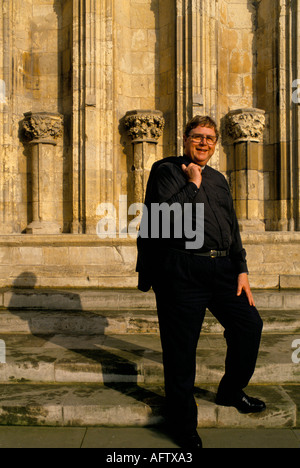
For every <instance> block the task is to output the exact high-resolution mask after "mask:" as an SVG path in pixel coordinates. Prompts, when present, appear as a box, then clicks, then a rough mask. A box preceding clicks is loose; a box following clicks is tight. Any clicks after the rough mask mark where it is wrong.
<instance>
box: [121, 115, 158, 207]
mask: <svg viewBox="0 0 300 468" xmlns="http://www.w3.org/2000/svg"><path fill="white" fill-rule="evenodd" d="M164 125H165V120H164V118H163V114H162V112H160V111H156V110H155V111H152V110H135V111H131V112H127V114H126V116H125V128H126V129H127V131H128V134H129V135H130V136H131V138H132V144H133V167H134V202H135V203H143V202H144V199H145V192H146V186H147V182H148V177H149V174H150V170H151V167H152V165H153V163H154V162H155V161H156V160H157V149H156V148H157V144H158V139H159V137H160V136H161V135H162V132H163V129H164Z"/></svg>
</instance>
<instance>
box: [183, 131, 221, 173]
mask: <svg viewBox="0 0 300 468" xmlns="http://www.w3.org/2000/svg"><path fill="white" fill-rule="evenodd" d="M204 137H205V138H204ZM206 137H207V138H206ZM183 139H184V154H186V156H188V157H189V158H190V159H191V160H192V161H193V163H194V164H198V165H199V166H205V165H206V164H207V163H208V161H209V160H210V158H211V157H212V155H213V154H214V152H215V149H216V144H217V138H216V133H215V131H214V129H213V128H209V127H201V126H200V125H199V126H198V127H196V128H193V129H192V130H191V132H190V134H189V136H186V135H184V137H183Z"/></svg>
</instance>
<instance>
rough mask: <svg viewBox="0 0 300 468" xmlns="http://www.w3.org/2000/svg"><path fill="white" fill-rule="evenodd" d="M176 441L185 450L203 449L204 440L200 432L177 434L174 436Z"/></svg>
mask: <svg viewBox="0 0 300 468" xmlns="http://www.w3.org/2000/svg"><path fill="white" fill-rule="evenodd" d="M173 439H174V442H176V444H178V445H179V446H180V448H182V449H184V450H199V449H202V440H201V439H200V437H199V435H198V432H197V431H195V432H193V433H192V434H176V435H174V436H173Z"/></svg>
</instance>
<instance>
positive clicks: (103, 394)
mask: <svg viewBox="0 0 300 468" xmlns="http://www.w3.org/2000/svg"><path fill="white" fill-rule="evenodd" d="M216 390H217V387H216V386H212V385H209V386H201V388H195V397H196V401H197V404H198V426H199V428H201V427H202V428H205V427H223V428H224V427H239V428H255V429H256V428H257V427H260V428H281V427H285V428H287V427H290V428H296V427H299V421H300V420H299V411H298V410H297V408H299V403H300V402H299V394H300V392H299V386H297V385H295V386H249V388H248V389H247V393H248V394H249V395H250V396H254V397H258V398H261V399H262V400H264V401H265V402H266V404H267V410H266V411H264V412H263V413H261V414H251V415H242V414H240V413H239V412H238V411H237V410H236V409H235V408H227V407H223V406H217V405H216V404H215V403H214V399H215V395H216ZM163 402H164V391H163V388H162V387H160V386H157V385H156V386H149V385H148V386H145V385H144V386H143V385H134V384H111V385H108V384H107V385H105V386H104V385H99V384H72V385H70V384H69V385H65V384H53V383H49V384H29V383H22V384H11V383H10V384H0V424H1V425H30V426H77V427H82V426H83V427H86V426H111V427H118V426H123V427H143V426H153V425H158V424H160V423H162V422H163ZM174 411H176V408H174Z"/></svg>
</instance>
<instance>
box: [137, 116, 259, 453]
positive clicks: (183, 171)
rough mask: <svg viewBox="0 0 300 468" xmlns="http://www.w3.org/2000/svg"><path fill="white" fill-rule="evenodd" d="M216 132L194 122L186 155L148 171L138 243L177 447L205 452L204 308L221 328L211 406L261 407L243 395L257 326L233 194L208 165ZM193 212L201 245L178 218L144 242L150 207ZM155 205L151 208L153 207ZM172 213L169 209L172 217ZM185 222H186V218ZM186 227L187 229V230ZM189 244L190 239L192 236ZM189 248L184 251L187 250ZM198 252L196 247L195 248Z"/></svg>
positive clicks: (204, 120) (142, 285)
mask: <svg viewBox="0 0 300 468" xmlns="http://www.w3.org/2000/svg"><path fill="white" fill-rule="evenodd" d="M218 138H219V133H218V130H217V126H216V124H215V122H214V121H213V120H212V119H211V118H210V117H201V116H196V117H194V118H193V119H192V120H191V121H190V122H188V124H187V126H186V129H185V133H184V156H183V157H178V158H177V157H175V158H167V159H164V160H162V161H159V162H157V163H155V164H154V166H153V168H152V171H151V173H150V177H149V181H148V186H147V192H146V200H145V205H146V207H147V208H148V209H147V210H145V213H146V214H145V215H144V217H143V221H142V224H141V231H140V235H139V237H138V264H137V271H139V289H141V290H142V291H147V290H149V289H150V287H151V286H152V287H153V290H154V292H155V295H156V301H157V311H158V318H159V325H160V334H161V342H162V349H163V363H164V372H165V392H166V404H167V405H166V406H167V420H168V423H169V425H170V428H172V430H173V433H174V435H175V437H176V440H177V441H178V444H179V445H180V446H181V447H182V448H186V449H198V448H201V447H202V443H201V439H200V437H199V436H198V433H197V430H196V429H197V405H196V402H195V399H194V395H193V390H194V383H195V374H196V349H197V344H198V340H199V336H200V331H201V327H202V323H203V319H204V316H205V311H206V308H208V309H209V310H210V311H211V312H212V314H213V315H214V316H215V317H216V318H217V319H218V320H219V322H220V323H221V324H222V325H223V327H224V329H225V333H224V336H225V338H226V341H227V356H226V362H225V375H224V377H223V378H222V380H221V382H220V385H219V388H218V393H217V397H216V403H217V404H219V405H224V406H234V407H236V408H237V409H238V410H239V411H240V412H242V413H252V412H260V411H263V410H264V409H265V408H266V406H265V404H264V403H263V402H262V401H260V400H258V399H254V398H251V397H248V396H247V395H246V394H245V393H244V392H243V389H244V388H245V387H246V386H247V385H248V383H249V381H250V379H251V377H252V375H253V372H254V370H255V365H256V360H257V354H258V349H259V345H260V339H261V332H262V320H261V318H260V316H259V314H258V312H257V310H256V308H255V304H254V299H253V296H252V293H251V289H250V285H249V281H248V269H247V262H246V252H245V250H244V249H243V246H242V242H241V237H240V232H239V227H238V222H237V218H236V214H235V211H234V208H233V201H232V197H231V194H230V190H229V187H228V184H227V182H226V179H225V178H224V176H223V175H222V174H221V173H220V172H218V171H216V170H214V169H212V168H211V167H210V166H208V165H207V164H208V162H209V160H210V159H211V157H212V156H213V154H214V152H215V149H216V144H217V141H218ZM163 203H165V204H167V206H169V207H170V208H172V207H174V206H176V207H177V208H178V206H180V207H182V217H183V218H184V213H185V210H186V209H187V207H188V206H192V207H193V209H192V211H190V212H191V213H192V215H191V217H192V220H190V221H192V223H193V227H194V229H197V228H198V229H201V223H199V220H197V219H196V218H197V216H198V215H197V213H199V211H197V209H196V208H197V205H199V204H204V242H203V245H202V246H201V245H197V244H195V246H193V245H192V244H191V243H187V240H188V239H187V236H186V235H185V232H182V236H178V232H180V229H178V226H179V225H178V214H177V218H176V215H174V216H171V215H170V224H171V225H172V226H173V227H174V226H175V224H176V223H177V224H176V226H177V232H175V229H174V230H173V231H174V232H173V231H172V232H173V234H172V232H171V234H170V236H169V238H164V236H162V235H161V231H160V235H159V236H157V235H156V236H155V237H156V238H154V239H153V238H152V239H151V235H149V236H148V237H150V238H146V237H147V235H146V234H145V226H146V227H148V229H149V230H148V234H149V233H151V232H153V231H151V223H152V224H153V223H154V222H156V221H155V220H154V218H153V216H152V215H151V213H152V214H153V212H152V211H151V209H152V208H153V207H154V206H156V207H157V204H163ZM155 204H156V205H155ZM175 211H176V210H174V213H175ZM182 222H183V224H184V223H187V222H188V220H184V219H183V221H182ZM185 225H186V224H185ZM189 241H190V236H189ZM187 246H188V248H187ZM194 247H196V248H194Z"/></svg>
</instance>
